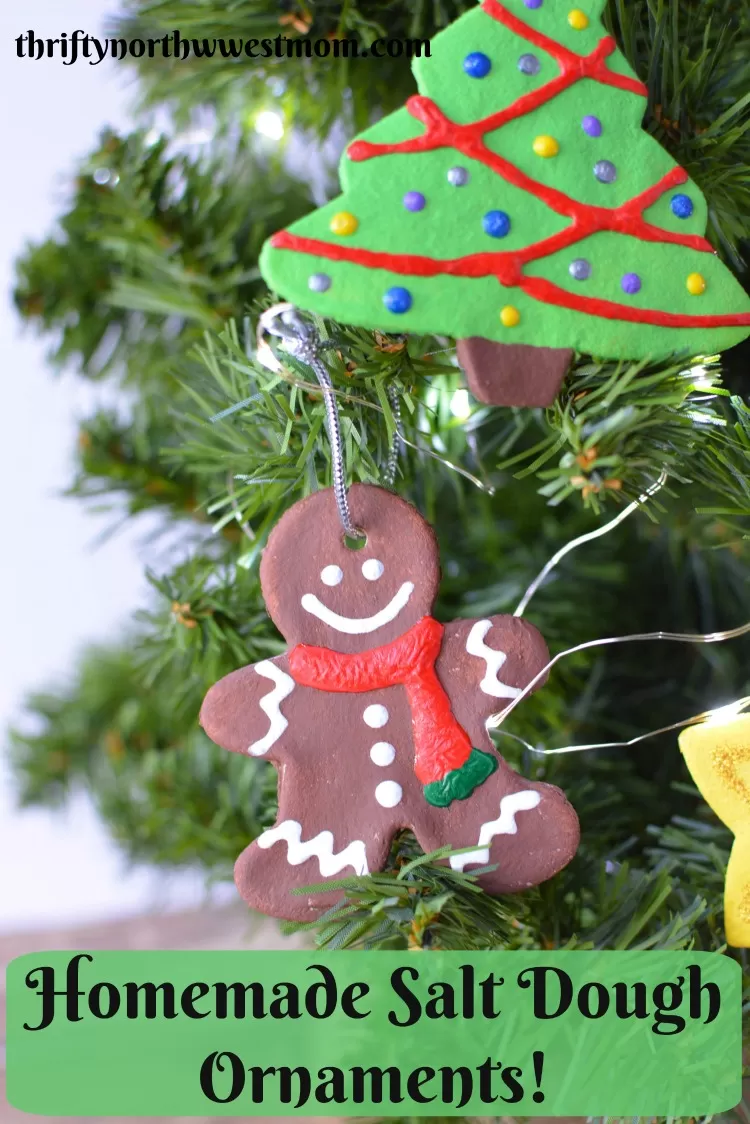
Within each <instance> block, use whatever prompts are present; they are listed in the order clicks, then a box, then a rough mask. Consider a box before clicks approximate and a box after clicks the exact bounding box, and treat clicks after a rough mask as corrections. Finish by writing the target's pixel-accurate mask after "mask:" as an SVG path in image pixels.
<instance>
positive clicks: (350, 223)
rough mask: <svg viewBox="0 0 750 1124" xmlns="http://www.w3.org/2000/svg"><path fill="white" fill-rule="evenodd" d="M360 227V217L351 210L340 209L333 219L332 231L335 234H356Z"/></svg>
mask: <svg viewBox="0 0 750 1124" xmlns="http://www.w3.org/2000/svg"><path fill="white" fill-rule="evenodd" d="M358 228H359V219H358V218H357V217H356V216H355V215H352V214H351V213H350V212H349V211H339V213H338V214H337V215H334V216H333V218H332V219H331V231H332V232H333V233H334V234H342V235H343V234H354V232H355V230H357V229H358Z"/></svg>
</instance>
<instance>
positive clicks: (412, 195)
mask: <svg viewBox="0 0 750 1124" xmlns="http://www.w3.org/2000/svg"><path fill="white" fill-rule="evenodd" d="M404 206H405V207H406V209H407V211H423V210H424V209H425V207H426V206H427V200H426V199H425V197H424V195H423V194H422V192H421V191H407V193H406V195H405V196H404Z"/></svg>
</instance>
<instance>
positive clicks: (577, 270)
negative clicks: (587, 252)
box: [569, 258, 593, 281]
mask: <svg viewBox="0 0 750 1124" xmlns="http://www.w3.org/2000/svg"><path fill="white" fill-rule="evenodd" d="M592 272H593V269H592V266H591V262H590V261H586V259H585V258H576V260H575V261H574V262H571V263H570V269H569V273H570V276H571V277H572V278H573V279H574V280H576V281H588V279H589V277H590V276H591V274H592Z"/></svg>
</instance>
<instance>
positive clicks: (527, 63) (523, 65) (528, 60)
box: [518, 55, 542, 77]
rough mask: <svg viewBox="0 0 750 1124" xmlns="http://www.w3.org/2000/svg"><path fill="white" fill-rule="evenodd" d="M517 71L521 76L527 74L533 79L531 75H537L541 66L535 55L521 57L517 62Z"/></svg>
mask: <svg viewBox="0 0 750 1124" xmlns="http://www.w3.org/2000/svg"><path fill="white" fill-rule="evenodd" d="M518 69H519V70H520V71H521V74H528V75H531V76H532V77H533V75H535V74H538V73H539V71H540V70H541V69H542V64H541V63H540V61H539V59H538V58H537V57H536V55H521V57H520V59H519V60H518Z"/></svg>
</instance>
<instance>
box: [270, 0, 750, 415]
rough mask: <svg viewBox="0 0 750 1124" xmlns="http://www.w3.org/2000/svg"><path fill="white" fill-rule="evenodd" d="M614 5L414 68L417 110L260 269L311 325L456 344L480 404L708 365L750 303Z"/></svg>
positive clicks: (490, 35) (357, 161) (495, 10)
mask: <svg viewBox="0 0 750 1124" xmlns="http://www.w3.org/2000/svg"><path fill="white" fill-rule="evenodd" d="M604 3H605V0H587V2H586V3H585V4H584V6H583V7H581V8H576V7H574V5H573V4H572V3H571V2H570V0H505V2H504V3H500V0H484V2H483V3H481V4H479V5H478V6H477V7H476V8H474V9H473V10H471V11H469V12H467V13H466V14H465V15H463V16H461V17H460V19H458V20H457V21H456V22H455V23H454V24H452V25H451V26H450V27H449V28H447V29H446V30H445V31H442V32H441V33H440V34H439V35H437V36H436V37H435V38H434V39H433V40H432V43H431V57H429V58H426V57H425V58H420V59H416V60H415V62H414V65H413V70H414V74H415V77H416V80H417V85H418V87H419V91H420V92H419V95H417V96H414V97H412V98H410V99H409V101H408V102H407V104H406V108H404V109H401V110H398V111H397V112H396V113H394V114H391V115H390V116H388V117H386V118H384V119H383V120H381V121H379V122H378V123H377V124H376V125H373V126H372V127H371V128H369V129H368V130H367V131H366V132H364V133H363V134H362V135H361V136H360V137H359V138H358V139H356V140H355V141H354V142H353V143H352V144H350V145H349V148H348V150H347V152H346V153H345V154H344V156H343V158H342V162H341V169H340V175H341V184H342V188H343V194H342V195H340V196H339V197H338V198H337V199H334V200H333V202H331V203H329V204H328V205H327V206H325V207H322V208H321V209H319V210H317V211H315V212H313V213H312V214H311V215H309V216H307V217H306V218H303V219H302V220H301V221H300V222H297V223H295V224H294V225H293V226H291V227H290V228H289V230H286V231H283V232H281V233H279V234H276V235H275V236H274V237H273V238H272V239H271V240H270V241H269V242H268V243H266V246H265V247H264V250H263V254H262V256H261V269H262V272H263V275H264V277H265V279H266V281H267V283H268V284H269V286H270V287H271V288H272V289H274V290H276V291H278V292H279V293H281V294H282V295H283V296H284V297H285V298H286V299H287V300H289V301H292V302H293V303H294V304H296V305H297V306H299V307H300V308H304V309H308V310H311V311H313V312H317V313H320V314H321V315H324V316H330V317H333V318H334V319H336V320H339V321H342V322H344V323H350V324H358V325H361V326H362V327H366V328H380V329H384V330H387V331H392V332H398V333H402V332H413V333H437V334H446V335H452V336H454V337H456V338H457V339H458V340H459V344H458V356H459V360H460V362H461V364H462V366H463V367H464V369H465V371H466V374H467V377H468V383H469V387H470V389H471V390H472V391H473V393H474V394H475V395H476V397H477V398H479V399H480V400H481V401H483V402H490V403H494V404H496V405H519V406H542V405H549V404H551V403H552V402H553V401H554V399H555V397H556V395H557V393H558V392H559V389H560V385H561V383H562V380H563V378H564V376H565V374H566V372H567V370H568V367H569V366H570V362H571V360H572V358H573V351H574V350H578V351H582V352H587V353H591V354H594V355H596V356H599V357H601V358H610V359H633V360H637V359H645V358H653V357H662V356H668V355H672V354H674V353H686V354H688V355H696V354H714V353H716V352H719V351H722V350H724V349H726V348H728V347H732V346H733V345H734V344H737V343H739V342H740V341H741V340H743V339H744V338H745V337H746V336H748V335H750V299H748V296H747V295H746V294H745V292H744V290H743V289H742V288H741V286H740V285H739V283H738V282H737V280H736V279H735V278H734V277H733V275H732V274H731V272H730V271H729V270H728V269H726V268H725V267H724V266H723V265H722V263H721V261H720V260H719V259H718V257H716V255H715V254H714V252H713V249H712V247H711V245H710V243H709V242H707V241H706V239H705V238H704V237H703V235H704V234H705V231H706V225H707V221H708V209H707V205H706V201H705V199H704V197H703V195H702V194H701V192H700V190H699V189H698V187H697V186H696V185H695V184H694V183H693V182H692V181H691V180H690V178H689V176H688V174H687V172H685V171H684V170H683V169H682V168H680V167H678V166H676V165H675V163H674V161H673V160H672V158H671V157H670V156H669V154H668V153H667V152H666V151H665V150H664V149H663V148H662V147H661V146H660V145H659V144H658V142H657V141H656V140H654V139H653V138H652V137H650V136H649V135H648V134H647V133H645V132H644V131H643V130H642V128H641V123H642V119H643V115H644V112H645V110H646V100H645V99H646V95H647V90H646V87H645V86H644V85H643V84H642V83H641V82H640V81H639V80H638V79H637V78H636V76H635V74H634V73H633V71H632V70H631V69H630V67H629V65H628V64H627V62H626V61H625V58H624V57H623V55H622V54H621V53H620V52H619V51H617V50H616V47H615V41H614V39H613V38H612V37H611V36H610V35H608V34H606V32H605V29H604V27H603V25H602V23H601V14H602V10H603V8H604Z"/></svg>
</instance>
